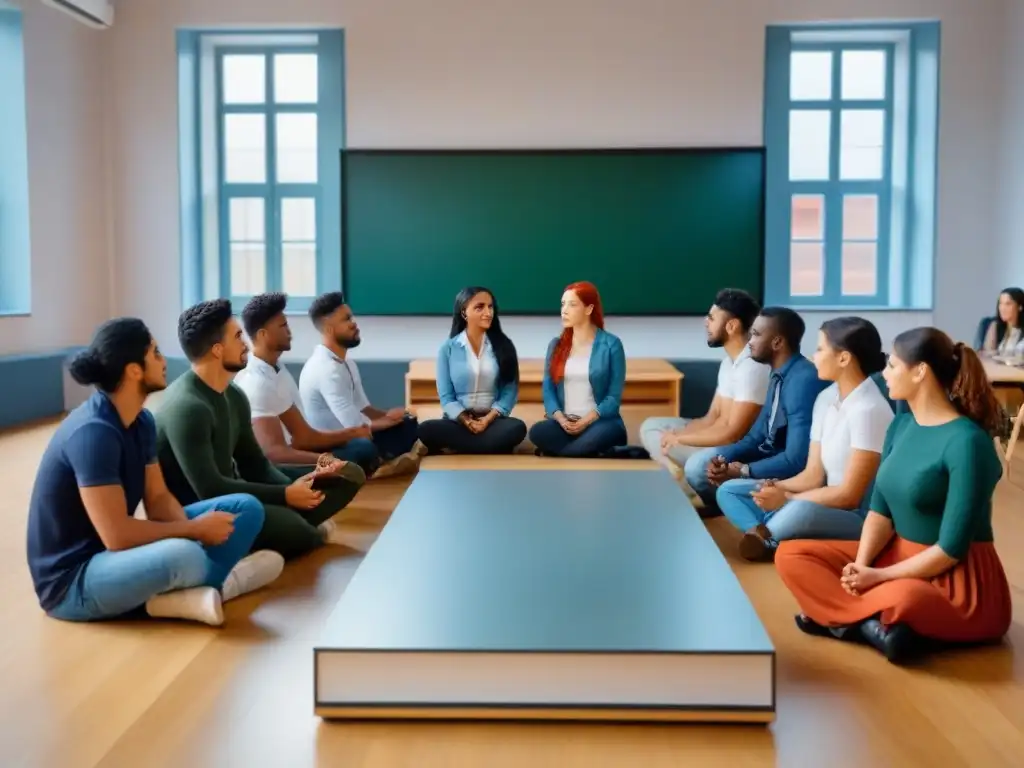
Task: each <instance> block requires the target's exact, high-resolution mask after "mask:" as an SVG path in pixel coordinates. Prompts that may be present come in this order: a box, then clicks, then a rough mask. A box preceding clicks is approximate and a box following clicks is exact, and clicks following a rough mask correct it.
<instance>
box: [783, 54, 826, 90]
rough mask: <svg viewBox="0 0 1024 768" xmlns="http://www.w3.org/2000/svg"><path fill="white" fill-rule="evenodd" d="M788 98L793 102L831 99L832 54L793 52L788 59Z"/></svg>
mask: <svg viewBox="0 0 1024 768" xmlns="http://www.w3.org/2000/svg"><path fill="white" fill-rule="evenodd" d="M789 98H790V99H792V100H793V101H807V100H808V99H830V98H832V53H831V52H830V51H794V52H793V54H792V55H791V56H790V57H789Z"/></svg>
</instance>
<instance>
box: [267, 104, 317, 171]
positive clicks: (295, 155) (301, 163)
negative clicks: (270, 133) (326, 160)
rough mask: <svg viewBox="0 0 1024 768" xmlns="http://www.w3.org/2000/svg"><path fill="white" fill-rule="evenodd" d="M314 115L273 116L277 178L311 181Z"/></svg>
mask: <svg viewBox="0 0 1024 768" xmlns="http://www.w3.org/2000/svg"><path fill="white" fill-rule="evenodd" d="M316 177H317V171H316V115H315V114H286V115H278V116H277V180H278V181H282V182H292V183H299V184H315V183H316Z"/></svg>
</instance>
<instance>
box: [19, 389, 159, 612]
mask: <svg viewBox="0 0 1024 768" xmlns="http://www.w3.org/2000/svg"><path fill="white" fill-rule="evenodd" d="M155 462H156V425H155V422H154V421H153V415H152V414H151V413H150V412H149V411H147V410H143V411H142V412H141V413H140V414H139V416H138V418H136V419H135V421H133V422H132V423H131V425H130V426H128V427H125V426H124V424H122V423H121V417H120V416H119V415H118V413H117V409H116V408H114V404H113V403H111V402H110V399H109V398H108V397H107V396H106V395H105V394H103V393H102V392H96V393H95V394H94V395H93V396H92V397H90V398H89V399H88V400H86V401H85V402H84V403H82V404H81V405H80V406H78V407H77V408H75V409H74V410H73V411H72V412H71V413H70V414H68V416H67V418H66V419H64V421H63V422H62V423H61V425H60V426H59V427H58V428H57V431H56V432H55V433H54V435H53V437H52V438H51V439H50V444H49V445H48V446H47V447H46V452H45V453H43V458H42V461H40V463H39V469H38V471H37V472H36V481H35V486H34V487H33V488H32V500H31V501H30V502H29V512H28V567H29V570H30V571H31V573H32V581H33V583H34V584H35V589H36V594H37V595H38V597H39V604H40V606H42V608H43V610H45V611H49V610H52V609H53V608H55V607H56V606H58V605H59V604H60V603H61V601H62V600H63V599H64V596H65V594H66V593H67V591H68V588H69V587H70V586H71V585H72V584H73V583H74V582H75V579H78V578H81V576H82V574H83V573H84V572H85V566H86V565H87V564H88V562H89V561H90V560H91V559H92V558H93V556H94V555H97V554H99V553H100V552H104V551H105V550H106V547H104V546H103V542H102V541H101V540H100V537H99V534H98V533H97V532H96V528H95V527H94V526H93V524H92V521H91V520H90V519H89V514H88V512H86V511H85V505H84V504H83V503H82V496H81V494H80V493H79V491H78V489H79V488H88V487H96V486H102V485H119V486H121V487H122V488H123V489H124V497H125V506H126V508H127V511H128V514H129V515H132V514H134V512H135V509H136V508H137V507H138V505H139V503H140V502H141V501H142V495H143V491H144V489H145V484H146V465H148V464H152V463H155Z"/></svg>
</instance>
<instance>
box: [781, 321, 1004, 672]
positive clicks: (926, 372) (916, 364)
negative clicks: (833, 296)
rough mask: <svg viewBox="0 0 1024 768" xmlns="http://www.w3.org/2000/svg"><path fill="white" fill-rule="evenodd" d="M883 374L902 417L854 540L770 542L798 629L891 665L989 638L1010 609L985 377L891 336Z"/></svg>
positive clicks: (949, 355) (961, 351) (973, 362)
mask: <svg viewBox="0 0 1024 768" xmlns="http://www.w3.org/2000/svg"><path fill="white" fill-rule="evenodd" d="M884 376H885V381H886V384H887V386H888V389H889V396H890V397H891V398H892V399H894V400H905V401H906V403H907V405H908V407H909V412H908V413H901V414H900V415H898V416H897V417H896V418H895V420H894V421H893V423H892V426H891V427H890V428H889V431H888V433H887V435H886V438H885V446H884V448H883V451H882V464H881V467H880V468H879V470H878V476H877V478H876V481H875V489H874V493H873V494H872V497H871V504H870V506H869V509H870V511H869V513H868V515H867V518H866V520H865V521H864V527H863V530H862V532H861V536H860V541H859V542H845V541H786V542H782V543H781V544H780V545H779V549H778V554H777V556H776V561H775V563H776V567H777V568H778V571H779V574H780V575H781V577H782V580H783V581H784V582H785V584H786V586H787V587H788V588H789V589H790V591H791V592H792V593H793V595H794V596H795V597H796V599H797V602H798V603H799V604H800V607H801V609H802V611H803V613H802V614H800V615H798V616H797V617H796V623H797V626H798V627H799V628H800V629H802V630H803V631H805V632H807V633H809V634H814V635H822V636H825V637H836V638H840V639H852V640H859V641H862V642H867V643H868V644H870V645H872V646H873V647H875V648H876V649H877V650H879V651H881V652H882V653H883V654H885V656H886V657H887V658H888V659H889V660H890V661H900V660H902V659H904V658H905V657H907V656H908V655H912V654H913V653H914V652H915V651H920V650H921V649H922V648H923V646H924V643H923V641H924V640H933V641H940V642H950V643H967V642H984V641H991V640H997V639H999V638H1001V637H1002V636H1003V635H1004V634H1005V633H1006V631H1007V630H1008V629H1009V626H1010V621H1011V604H1010V590H1009V585H1008V584H1007V580H1006V575H1005V573H1004V571H1003V566H1002V563H1001V562H1000V560H999V556H998V554H997V553H996V549H995V545H994V544H993V533H992V494H993V491H994V490H995V486H996V483H997V482H998V481H999V478H1000V476H1001V475H1002V465H1001V463H1000V461H999V458H998V456H997V455H996V451H995V446H994V444H993V439H992V433H993V431H994V430H995V429H997V427H998V423H999V406H998V403H997V402H996V399H995V395H994V393H993V391H992V387H991V386H990V385H989V383H988V380H987V378H986V376H985V371H984V368H983V367H982V365H981V361H980V360H979V359H978V357H977V355H976V354H975V353H974V351H973V350H971V349H970V347H965V346H964V345H963V344H961V343H957V344H954V343H953V341H952V340H951V339H950V338H949V337H948V336H947V335H946V334H945V333H943V332H942V331H940V330H938V329H936V328H915V329H913V330H910V331H906V332H905V333H902V334H900V335H899V336H897V337H896V340H895V343H894V345H893V353H892V354H891V355H890V357H889V361H888V365H887V367H886V369H885V373H884Z"/></svg>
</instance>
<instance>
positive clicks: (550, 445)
mask: <svg viewBox="0 0 1024 768" xmlns="http://www.w3.org/2000/svg"><path fill="white" fill-rule="evenodd" d="M562 326H563V328H564V330H563V331H562V334H561V335H560V336H556V337H555V338H554V339H552V341H551V343H550V344H549V345H548V350H547V355H546V357H545V361H544V383H543V392H544V413H545V415H546V417H547V418H545V419H544V420H543V421H539V422H537V423H536V424H534V425H533V427H532V428H531V429H530V441H531V442H532V443H533V444H534V446H536V448H537V450H538V451H539V452H540V453H541V454H543V455H547V456H576V457H580V456H600V455H602V454H605V453H607V452H609V451H611V449H612V448H615V447H616V446H620V445H625V443H626V439H627V438H626V425H625V423H623V421H622V416H621V415H620V414H619V406H620V404H621V402H622V389H623V387H624V385H625V383H626V353H625V351H624V350H623V348H622V341H620V340H619V337H618V336H614V335H613V334H611V333H608V331H606V330H604V313H603V311H602V309H601V297H600V295H599V294H598V292H597V288H595V287H594V286H593V285H592V284H590V283H585V282H581V283H573V284H572V285H570V286H569V287H567V288H566V289H565V293H564V294H563V295H562Z"/></svg>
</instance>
